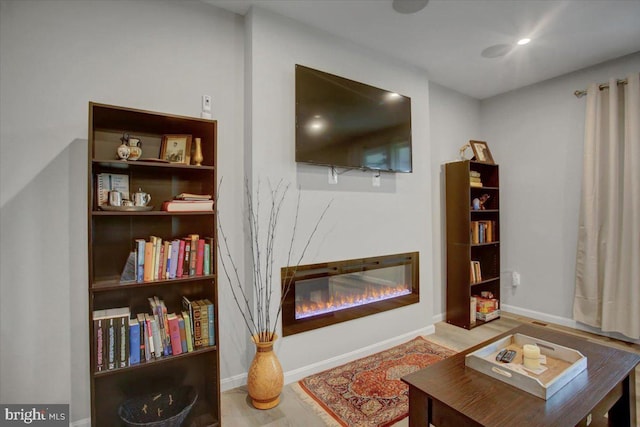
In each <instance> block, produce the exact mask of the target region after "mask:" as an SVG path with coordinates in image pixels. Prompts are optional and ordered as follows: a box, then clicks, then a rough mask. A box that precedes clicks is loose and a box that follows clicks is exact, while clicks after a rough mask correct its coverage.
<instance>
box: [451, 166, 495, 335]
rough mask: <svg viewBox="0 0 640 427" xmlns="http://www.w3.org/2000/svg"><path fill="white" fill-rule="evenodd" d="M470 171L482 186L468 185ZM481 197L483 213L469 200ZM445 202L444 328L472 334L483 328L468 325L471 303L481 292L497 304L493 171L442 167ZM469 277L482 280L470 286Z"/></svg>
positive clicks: (469, 323)
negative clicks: (475, 328) (463, 330)
mask: <svg viewBox="0 0 640 427" xmlns="http://www.w3.org/2000/svg"><path fill="white" fill-rule="evenodd" d="M472 171H474V172H477V173H478V174H479V175H480V179H481V180H482V186H479V187H476V186H472V185H471V184H470V175H471V172H472ZM478 174H475V175H478ZM482 196H486V197H487V200H486V201H485V202H484V206H482V207H483V208H484V209H474V204H473V200H474V199H476V198H481V197H482ZM445 198H446V236H447V243H446V246H447V303H446V318H447V323H451V324H453V325H456V326H459V327H462V328H465V329H472V328H474V327H476V326H479V325H482V324H485V323H488V322H484V321H481V320H479V319H478V320H475V321H472V320H471V317H472V316H471V307H472V306H471V305H470V304H471V302H470V301H471V297H472V296H480V295H481V293H482V292H490V293H491V294H492V295H493V297H494V298H495V299H497V300H498V302H499V301H500V182H499V170H498V165H491V164H487V163H480V162H475V161H469V160H466V161H459V162H452V163H447V164H446V165H445ZM476 207H477V206H476ZM479 230H481V231H479ZM473 264H475V265H476V266H477V267H478V269H479V270H480V271H479V272H481V275H478V274H475V273H478V272H477V271H476V270H475V269H474V267H473ZM470 268H471V270H472V271H471V274H470ZM472 276H473V279H476V277H481V280H477V281H474V280H472ZM489 322H490V321H489Z"/></svg>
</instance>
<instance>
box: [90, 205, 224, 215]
mask: <svg viewBox="0 0 640 427" xmlns="http://www.w3.org/2000/svg"><path fill="white" fill-rule="evenodd" d="M158 209H159V207H158ZM91 215H94V216H188V215H197V216H202V215H205V216H213V215H215V211H190V212H165V211H160V210H158V211H156V210H152V211H144V212H124V211H123V212H117V211H92V212H91Z"/></svg>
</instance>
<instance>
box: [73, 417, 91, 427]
mask: <svg viewBox="0 0 640 427" xmlns="http://www.w3.org/2000/svg"><path fill="white" fill-rule="evenodd" d="M69 427H91V418H83V419H81V420H77V421H73V422H72V423H70V424H69Z"/></svg>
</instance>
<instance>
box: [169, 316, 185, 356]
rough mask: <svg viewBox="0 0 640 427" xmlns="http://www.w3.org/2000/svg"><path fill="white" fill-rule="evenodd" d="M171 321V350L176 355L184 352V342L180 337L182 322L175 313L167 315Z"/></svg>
mask: <svg viewBox="0 0 640 427" xmlns="http://www.w3.org/2000/svg"><path fill="white" fill-rule="evenodd" d="M167 319H168V323H169V333H170V336H171V352H172V353H173V354H174V355H178V354H182V343H181V339H180V323H179V321H178V316H176V315H175V313H170V314H168V315H167Z"/></svg>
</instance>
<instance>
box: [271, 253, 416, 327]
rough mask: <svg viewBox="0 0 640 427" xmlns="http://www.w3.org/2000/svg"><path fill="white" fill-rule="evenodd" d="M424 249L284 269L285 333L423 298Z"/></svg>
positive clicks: (283, 314)
mask: <svg viewBox="0 0 640 427" xmlns="http://www.w3.org/2000/svg"><path fill="white" fill-rule="evenodd" d="M418 264H419V263H418V252H410V253H404V254H396V255H387V256H380V257H374V258H361V259H352V260H347V261H335V262H327V263H323V264H312V265H300V266H298V267H297V268H296V267H283V268H282V269H281V278H282V293H283V295H284V296H285V297H284V302H283V306H282V334H283V335H284V336H287V335H293V334H297V333H300V332H305V331H310V330H312V329H317V328H322V327H324V326H329V325H333V324H335V323H340V322H345V321H347V320H351V319H357V318H359V317H364V316H369V315H371V314H375V313H379V312H382V311H387V310H393V309H394V308H398V307H403V306H405V305H409V304H415V303H417V302H419V301H420V295H419V289H420V284H419V274H418V273H419V271H418Z"/></svg>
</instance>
